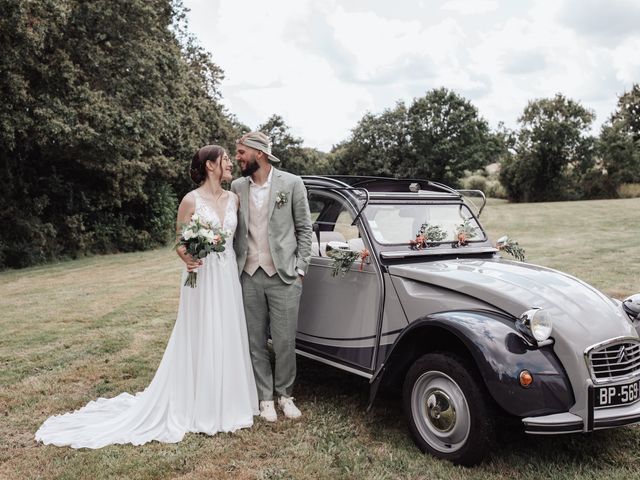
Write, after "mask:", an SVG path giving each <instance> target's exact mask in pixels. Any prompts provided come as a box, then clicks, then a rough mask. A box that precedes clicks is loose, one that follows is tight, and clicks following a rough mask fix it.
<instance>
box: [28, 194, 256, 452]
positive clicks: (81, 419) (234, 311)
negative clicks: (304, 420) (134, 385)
mask: <svg viewBox="0 0 640 480" xmlns="http://www.w3.org/2000/svg"><path fill="white" fill-rule="evenodd" d="M195 196H196V213H198V214H199V215H200V216H201V217H202V218H203V219H205V220H206V221H209V222H211V223H212V224H214V225H216V224H217V225H220V223H221V222H220V221H219V219H218V217H217V215H216V213H215V212H214V211H213V210H212V209H211V208H210V207H209V206H208V205H207V204H206V203H205V202H204V201H203V200H202V198H201V197H199V195H198V193H197V192H195ZM223 221H224V225H223V228H225V229H228V230H230V231H232V232H235V229H236V226H237V224H238V220H237V212H236V202H235V200H234V197H233V195H231V194H229V195H228V202H227V206H226V210H225V216H224V220H223ZM186 275H187V272H186V269H185V271H184V272H183V275H182V283H181V285H184V282H185V279H186ZM257 414H258V396H257V393H256V386H255V381H254V377H253V369H252V367H251V360H250V357H249V344H248V340H247V326H246V324H245V317H244V309H243V305H242V292H241V289H240V282H239V279H238V268H237V265H236V258H235V253H234V251H233V237H232V236H231V237H229V238H228V239H227V245H226V248H225V251H224V252H223V253H221V254H220V257H218V255H216V254H215V253H214V254H210V255H209V256H208V257H207V258H205V259H204V264H203V265H202V266H201V267H200V268H199V269H198V279H197V287H196V288H191V287H185V286H183V287H182V289H181V292H180V304H179V307H178V316H177V319H176V323H175V326H174V327H173V332H172V333H171V337H170V338H169V343H168V344H167V349H166V350H165V352H164V355H163V357H162V361H161V362H160V366H159V367H158V370H157V371H156V374H155V376H154V377H153V380H152V381H151V384H150V385H149V386H148V387H147V388H146V389H145V390H144V391H142V392H139V393H137V394H136V395H135V396H134V395H130V394H128V393H122V394H120V395H118V396H117V397H114V398H110V399H106V398H98V399H97V400H95V401H91V402H89V403H88V404H87V405H86V406H84V407H82V408H81V409H79V410H76V411H75V412H71V413H66V414H64V415H55V416H52V417H50V418H49V419H47V420H46V421H45V422H44V423H43V424H42V426H41V427H40V429H39V430H38V431H37V432H36V436H35V437H36V440H38V441H41V442H43V443H45V444H47V445H48V444H52V445H58V446H63V445H68V446H70V447H73V448H101V447H104V446H105V445H110V444H122V443H132V444H134V445H142V444H143V443H146V442H150V441H152V440H157V441H159V442H166V443H174V442H179V441H180V440H182V438H183V437H184V435H185V433H187V432H202V433H206V434H209V435H213V434H215V433H216V432H232V431H235V430H237V429H239V428H244V427H249V426H251V425H252V424H253V416H254V415H257Z"/></svg>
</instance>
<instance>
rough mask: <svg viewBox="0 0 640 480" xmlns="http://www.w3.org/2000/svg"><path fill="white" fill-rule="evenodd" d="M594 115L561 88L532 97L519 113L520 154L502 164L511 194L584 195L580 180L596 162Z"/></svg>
mask: <svg viewBox="0 0 640 480" xmlns="http://www.w3.org/2000/svg"><path fill="white" fill-rule="evenodd" d="M594 118H595V115H594V113H593V112H591V111H590V110H588V109H586V108H584V107H583V106H582V105H580V103H579V102H576V101H574V100H571V99H568V98H566V97H564V96H563V95H561V94H557V95H556V96H555V97H553V98H543V99H538V100H534V101H530V102H529V103H528V104H527V106H526V107H525V109H524V112H523V113H522V116H521V117H520V118H519V119H518V122H519V125H520V130H519V132H518V136H517V141H516V145H515V149H516V154H515V155H513V156H510V157H506V158H505V159H504V161H503V163H502V166H501V170H500V181H501V183H502V185H503V186H504V187H505V189H506V190H507V193H508V195H509V198H510V199H512V200H515V201H524V202H535V201H546V200H563V199H576V198H581V197H582V196H583V194H582V192H581V186H580V185H581V182H582V180H583V178H584V176H585V175H586V174H587V173H588V172H590V171H591V170H592V169H593V165H594V155H593V150H594V148H593V147H594V139H593V137H592V136H591V135H590V134H589V130H590V128H591V124H592V122H593V120H594Z"/></svg>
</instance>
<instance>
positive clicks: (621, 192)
mask: <svg viewBox="0 0 640 480" xmlns="http://www.w3.org/2000/svg"><path fill="white" fill-rule="evenodd" d="M618 196H619V197H620V198H638V197H640V183H623V184H622V185H620V186H619V187H618Z"/></svg>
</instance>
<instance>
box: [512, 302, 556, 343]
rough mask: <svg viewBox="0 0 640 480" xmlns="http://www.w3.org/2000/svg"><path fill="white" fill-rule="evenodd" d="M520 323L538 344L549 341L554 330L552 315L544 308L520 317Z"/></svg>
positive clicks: (533, 309)
mask: <svg viewBox="0 0 640 480" xmlns="http://www.w3.org/2000/svg"><path fill="white" fill-rule="evenodd" d="M519 323H520V324H521V325H522V326H524V327H525V328H526V330H528V332H526V333H530V335H531V336H532V337H533V338H535V339H536V341H538V342H544V341H545V340H547V339H548V338H549V337H550V336H551V331H552V330H553V322H551V315H549V313H548V312H547V311H546V310H544V309H542V308H532V309H531V310H527V311H526V312H524V313H523V314H522V315H521V316H520V320H519Z"/></svg>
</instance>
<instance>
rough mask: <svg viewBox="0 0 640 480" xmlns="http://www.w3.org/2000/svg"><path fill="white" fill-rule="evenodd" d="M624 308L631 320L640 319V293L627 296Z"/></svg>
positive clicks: (623, 304)
mask: <svg viewBox="0 0 640 480" xmlns="http://www.w3.org/2000/svg"><path fill="white" fill-rule="evenodd" d="M622 308H623V310H624V311H625V313H626V314H627V315H629V318H631V320H640V293H636V294H635V295H631V296H630V297H627V298H625V299H624V300H623V301H622Z"/></svg>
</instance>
